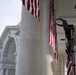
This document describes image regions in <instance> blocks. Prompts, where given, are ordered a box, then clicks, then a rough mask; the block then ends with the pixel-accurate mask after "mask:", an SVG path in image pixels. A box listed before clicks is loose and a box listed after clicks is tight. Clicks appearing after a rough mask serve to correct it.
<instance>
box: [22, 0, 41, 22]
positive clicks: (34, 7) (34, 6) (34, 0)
mask: <svg viewBox="0 0 76 75" xmlns="http://www.w3.org/2000/svg"><path fill="white" fill-rule="evenodd" d="M22 4H23V5H24V6H26V8H27V10H29V12H30V13H31V14H32V15H33V16H34V17H36V18H37V19H38V20H39V21H40V9H39V0H22Z"/></svg>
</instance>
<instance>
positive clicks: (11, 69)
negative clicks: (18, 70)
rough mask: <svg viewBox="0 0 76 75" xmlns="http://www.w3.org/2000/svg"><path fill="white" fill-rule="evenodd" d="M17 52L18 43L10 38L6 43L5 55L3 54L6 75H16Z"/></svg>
mask: <svg viewBox="0 0 76 75" xmlns="http://www.w3.org/2000/svg"><path fill="white" fill-rule="evenodd" d="M15 52H16V42H15V40H14V38H13V37H9V39H8V40H7V42H6V45H5V48H4V53H3V62H2V64H3V65H4V66H5V65H7V66H5V67H4V75H15V66H16V64H15V59H16V58H15Z"/></svg>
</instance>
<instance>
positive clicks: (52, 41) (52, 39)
mask: <svg viewBox="0 0 76 75" xmlns="http://www.w3.org/2000/svg"><path fill="white" fill-rule="evenodd" d="M50 1H51V2H50V21H49V22H50V23H49V45H51V47H52V49H53V51H54V58H55V60H56V62H58V49H57V33H56V22H55V15H53V11H52V0H50Z"/></svg>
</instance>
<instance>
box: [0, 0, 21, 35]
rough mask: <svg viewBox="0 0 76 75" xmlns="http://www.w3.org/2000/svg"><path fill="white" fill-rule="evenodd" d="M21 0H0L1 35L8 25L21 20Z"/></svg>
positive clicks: (15, 23)
mask: <svg viewBox="0 0 76 75" xmlns="http://www.w3.org/2000/svg"><path fill="white" fill-rule="evenodd" d="M21 11H22V2H21V0H0V36H1V34H2V32H3V30H4V28H5V27H6V26H11V25H17V24H18V23H19V22H20V21H21Z"/></svg>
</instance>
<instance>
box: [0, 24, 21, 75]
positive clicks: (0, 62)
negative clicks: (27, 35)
mask: <svg viewBox="0 0 76 75" xmlns="http://www.w3.org/2000/svg"><path fill="white" fill-rule="evenodd" d="M19 34H20V26H19V24H18V25H17V26H6V28H5V29H4V32H3V33H2V36H1V38H0V46H1V47H0V51H1V55H0V75H15V69H16V62H17V53H18V47H19Z"/></svg>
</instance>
